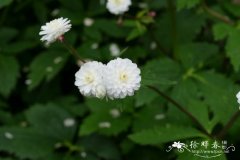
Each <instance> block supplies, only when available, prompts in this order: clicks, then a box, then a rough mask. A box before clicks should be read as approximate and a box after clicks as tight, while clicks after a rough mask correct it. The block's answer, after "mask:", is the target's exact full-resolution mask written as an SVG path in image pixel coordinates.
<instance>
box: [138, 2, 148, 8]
mask: <svg viewBox="0 0 240 160" xmlns="http://www.w3.org/2000/svg"><path fill="white" fill-rule="evenodd" d="M138 6H139V8H142V9H145V8H148V4H147V3H144V2H140V3H138Z"/></svg>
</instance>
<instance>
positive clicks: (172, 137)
mask: <svg viewBox="0 0 240 160" xmlns="http://www.w3.org/2000/svg"><path fill="white" fill-rule="evenodd" d="M194 137H205V135H203V134H202V133H201V132H200V131H198V130H196V129H194V128H191V127H184V126H176V125H170V124H168V125H166V126H162V127H155V128H152V129H148V130H145V131H141V132H137V133H134V134H131V135H129V138H130V139H131V140H132V141H134V142H136V143H138V144H142V145H148V144H151V145H156V144H161V143H166V142H172V141H176V140H182V139H186V138H194Z"/></svg>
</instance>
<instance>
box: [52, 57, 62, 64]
mask: <svg viewBox="0 0 240 160" xmlns="http://www.w3.org/2000/svg"><path fill="white" fill-rule="evenodd" d="M62 60H63V58H62V57H60V56H59V57H56V58H55V59H54V60H53V62H54V63H55V64H59V63H60V62H62Z"/></svg>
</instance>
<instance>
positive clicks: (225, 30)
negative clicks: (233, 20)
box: [213, 23, 234, 40]
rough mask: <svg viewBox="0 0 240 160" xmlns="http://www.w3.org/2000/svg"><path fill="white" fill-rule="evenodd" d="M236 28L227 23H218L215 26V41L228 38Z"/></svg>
mask: <svg viewBox="0 0 240 160" xmlns="http://www.w3.org/2000/svg"><path fill="white" fill-rule="evenodd" d="M233 30H234V28H233V27H232V26H230V25H229V24H226V23H217V24H215V25H214V26H213V35H214V39H215V40H222V39H224V38H226V37H227V36H228V35H229V34H230V33H231V32H232V31H233Z"/></svg>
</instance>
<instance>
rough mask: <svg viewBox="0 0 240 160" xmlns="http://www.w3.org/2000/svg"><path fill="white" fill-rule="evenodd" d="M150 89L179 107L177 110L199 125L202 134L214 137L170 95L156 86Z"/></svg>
mask: <svg viewBox="0 0 240 160" xmlns="http://www.w3.org/2000/svg"><path fill="white" fill-rule="evenodd" d="M147 87H148V88H150V89H151V90H153V91H155V92H156V93H158V94H159V95H160V96H161V97H163V98H164V99H166V100H167V101H168V102H170V103H172V104H173V105H174V106H176V107H177V109H179V110H180V111H181V112H183V113H184V114H186V115H187V116H188V117H189V118H190V119H191V120H192V121H193V122H194V123H195V124H197V125H198V126H199V127H200V129H201V130H202V132H203V133H204V134H206V135H207V136H208V137H212V136H211V135H210V134H209V133H208V132H207V131H206V130H205V128H204V127H203V126H202V124H201V123H200V122H199V121H198V120H197V119H196V118H195V117H194V116H193V115H192V114H191V113H190V112H189V111H187V110H186V109H185V107H183V106H182V105H180V104H179V103H178V102H176V101H175V100H174V99H172V98H171V97H169V96H168V95H166V94H165V93H163V92H162V91H160V90H159V89H157V88H156V87H154V86H149V85H148V86H147Z"/></svg>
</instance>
